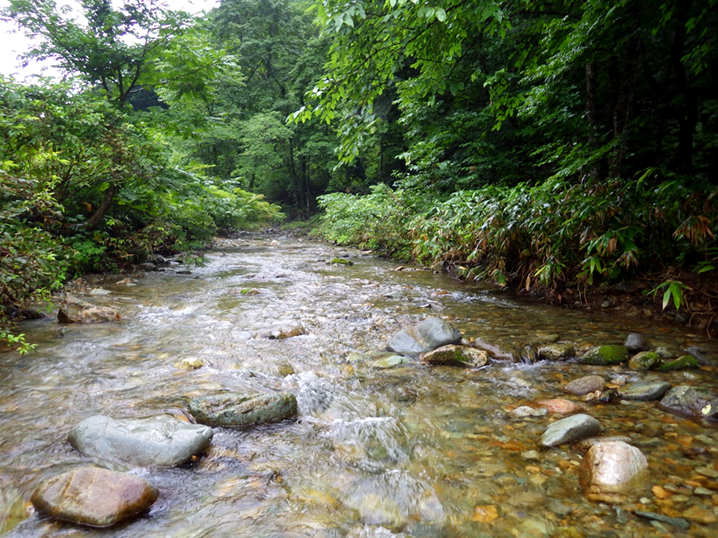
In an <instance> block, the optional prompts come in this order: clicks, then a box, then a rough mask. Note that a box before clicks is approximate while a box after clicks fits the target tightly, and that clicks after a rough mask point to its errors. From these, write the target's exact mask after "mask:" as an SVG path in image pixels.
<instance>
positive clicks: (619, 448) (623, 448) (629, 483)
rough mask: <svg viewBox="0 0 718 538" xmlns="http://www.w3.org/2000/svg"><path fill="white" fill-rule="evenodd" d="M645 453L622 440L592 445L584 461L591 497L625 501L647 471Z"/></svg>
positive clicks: (585, 483) (586, 487) (587, 491)
mask: <svg viewBox="0 0 718 538" xmlns="http://www.w3.org/2000/svg"><path fill="white" fill-rule="evenodd" d="M647 469H648V462H647V461H646V457H645V456H644V455H643V453H642V452H641V451H640V450H639V449H638V448H636V447H635V446H631V445H629V444H627V443H624V442H621V441H607V442H605V443H599V444H596V445H594V446H592V447H591V448H590V449H589V451H588V453H587V454H586V456H585V457H584V458H583V461H582V462H581V469H580V481H581V486H582V488H583V492H584V495H585V496H586V498H587V499H589V500H591V501H599V502H621V501H622V500H624V499H625V497H626V496H627V495H629V494H631V493H633V492H634V491H635V490H637V489H638V488H639V487H640V486H641V485H642V482H643V478H644V477H645V475H646V474H647V473H646V471H647Z"/></svg>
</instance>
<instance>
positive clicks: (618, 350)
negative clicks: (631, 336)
mask: <svg viewBox="0 0 718 538" xmlns="http://www.w3.org/2000/svg"><path fill="white" fill-rule="evenodd" d="M627 360H628V348H626V346H597V347H594V348H591V349H589V350H588V351H587V352H586V353H585V354H584V355H583V357H581V358H580V359H579V362H580V363H582V364H594V365H597V366H610V365H612V364H620V363H622V362H625V361H627Z"/></svg>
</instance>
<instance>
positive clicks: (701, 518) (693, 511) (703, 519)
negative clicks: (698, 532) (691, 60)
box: [681, 506, 718, 525]
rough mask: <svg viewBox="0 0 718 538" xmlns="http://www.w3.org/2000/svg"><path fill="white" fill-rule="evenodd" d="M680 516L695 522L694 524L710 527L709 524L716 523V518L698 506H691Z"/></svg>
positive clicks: (717, 518) (717, 519)
mask: <svg viewBox="0 0 718 538" xmlns="http://www.w3.org/2000/svg"><path fill="white" fill-rule="evenodd" d="M681 515H682V516H683V517H684V518H686V519H688V520H690V521H695V522H696V523H702V524H704V525H710V524H711V523H715V522H716V521H718V516H716V515H715V514H714V513H713V512H711V511H710V510H706V509H705V508H702V507H700V506H691V507H690V508H689V509H688V510H685V511H683V513H682V514H681Z"/></svg>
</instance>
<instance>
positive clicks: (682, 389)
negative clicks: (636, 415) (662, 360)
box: [659, 385, 714, 417]
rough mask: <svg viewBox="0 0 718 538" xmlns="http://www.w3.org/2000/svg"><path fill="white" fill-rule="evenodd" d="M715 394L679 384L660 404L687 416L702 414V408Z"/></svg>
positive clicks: (663, 407) (668, 409) (664, 407)
mask: <svg viewBox="0 0 718 538" xmlns="http://www.w3.org/2000/svg"><path fill="white" fill-rule="evenodd" d="M713 398H714V396H713V395H712V394H711V393H709V392H706V391H702V390H698V389H695V388H693V387H691V386H690V385H678V386H676V387H673V388H672V389H670V390H669V391H668V392H667V393H666V395H665V396H664V397H663V399H661V403H660V404H659V405H660V407H661V408H662V409H665V410H667V411H671V412H673V413H678V414H681V415H687V416H694V417H695V416H701V415H702V413H701V412H702V410H703V409H704V408H705V407H706V405H708V404H709V403H710V401H711V400H712V399H713Z"/></svg>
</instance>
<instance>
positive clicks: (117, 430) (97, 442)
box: [68, 415, 213, 467]
mask: <svg viewBox="0 0 718 538" xmlns="http://www.w3.org/2000/svg"><path fill="white" fill-rule="evenodd" d="M212 433H213V432H212V428H209V427H207V426H202V425H199V424H189V423H187V422H182V421H181V420H177V419H176V418H174V417H172V416H170V415H161V416H158V417H150V418H143V419H122V420H115V419H113V418H110V417H108V416H104V415H95V416H93V417H90V418H87V419H85V420H83V421H82V422H80V423H79V424H78V425H77V426H75V428H73V430H72V431H71V432H70V435H69V436H68V440H69V441H70V443H71V444H72V446H74V447H75V448H76V449H77V450H79V451H80V452H82V453H83V454H84V455H86V456H95V457H101V458H105V459H110V460H115V461H121V462H123V463H126V464H129V465H135V466H138V467H145V466H150V465H160V466H174V465H180V464H182V463H184V462H186V461H188V460H189V459H190V458H192V456H194V455H195V454H199V453H201V452H204V451H205V450H206V449H207V448H208V447H209V444H210V441H211V440H212Z"/></svg>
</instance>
